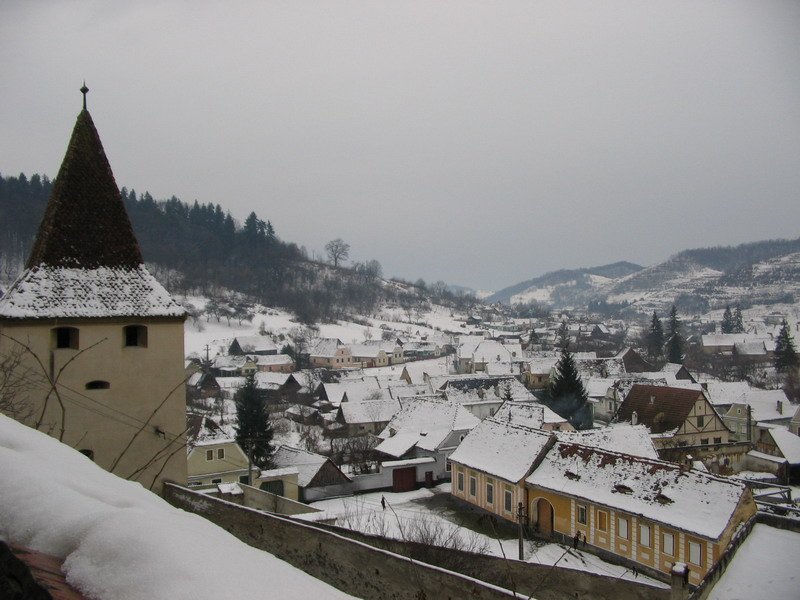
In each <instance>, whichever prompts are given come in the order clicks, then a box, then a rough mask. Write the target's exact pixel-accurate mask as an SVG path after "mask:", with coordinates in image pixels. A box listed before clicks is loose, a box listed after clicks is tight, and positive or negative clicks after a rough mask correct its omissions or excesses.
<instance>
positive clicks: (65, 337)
mask: <svg viewBox="0 0 800 600" xmlns="http://www.w3.org/2000/svg"><path fill="white" fill-rule="evenodd" d="M52 332H53V346H54V347H55V348H72V349H73V350H77V349H78V328H77V327H56V328H55V329H53V330H52Z"/></svg>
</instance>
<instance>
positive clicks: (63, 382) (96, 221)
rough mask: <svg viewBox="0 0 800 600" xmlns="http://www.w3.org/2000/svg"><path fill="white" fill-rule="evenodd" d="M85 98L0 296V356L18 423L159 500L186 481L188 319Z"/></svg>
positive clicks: (86, 90) (84, 90)
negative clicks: (145, 241) (10, 377)
mask: <svg viewBox="0 0 800 600" xmlns="http://www.w3.org/2000/svg"><path fill="white" fill-rule="evenodd" d="M81 91H82V92H83V94H84V105H83V110H82V111H81V112H80V114H79V115H78V119H77V122H76V123H75V128H74V129H73V131H72V137H71V139H70V141H69V146H68V147H67V152H66V155H65V156H64V160H63V162H62V164H61V168H60V169H59V172H58V177H57V178H56V181H55V185H54V186H53V192H52V195H51V196H50V199H49V201H48V205H47V208H46V210H45V214H44V217H43V219H42V223H41V225H40V227H39V232H38V234H37V237H36V241H35V243H34V245H33V248H32V250H31V254H30V257H29V258H28V262H27V264H26V267H25V270H24V271H23V272H22V274H21V275H20V276H19V277H18V278H17V280H16V281H15V282H14V283H13V284H12V285H11V287H10V288H9V289H8V291H7V292H6V294H5V295H4V296H3V297H2V298H0V357H2V356H14V357H17V358H18V360H19V363H20V364H19V365H18V367H17V372H18V374H20V376H21V377H23V378H24V385H23V386H22V388H23V391H22V398H20V401H22V403H23V404H24V408H25V410H21V411H20V412H19V413H18V414H17V415H15V416H16V418H19V419H21V420H23V421H24V422H25V423H27V424H28V425H31V426H32V427H36V428H37V429H39V430H41V431H45V432H47V433H49V434H50V435H52V436H53V437H56V438H58V439H60V440H61V441H62V442H64V443H65V444H68V445H69V446H72V447H73V448H75V449H77V450H80V451H81V452H83V453H84V454H86V455H87V456H89V457H90V458H92V459H93V460H94V461H95V462H97V464H99V465H100V466H102V467H103V468H105V469H107V470H109V471H111V472H112V473H115V474H117V475H119V476H120V477H123V478H127V479H131V480H135V481H139V482H140V483H142V485H144V486H145V487H147V488H149V489H152V490H153V491H155V492H158V493H160V492H161V483H162V482H163V481H164V480H171V481H175V482H176V483H180V484H185V483H186V451H185V441H186V438H185V429H186V416H185V409H186V407H185V390H184V384H183V381H184V372H183V322H184V320H185V318H186V313H185V311H184V310H183V308H182V307H181V306H180V305H179V304H177V303H176V302H175V301H174V300H173V299H172V298H171V297H170V295H169V293H168V292H167V291H166V290H165V289H164V288H163V287H162V286H161V284H159V283H158V281H156V279H155V278H154V277H153V276H152V275H151V274H150V273H149V272H148V271H147V269H146V268H145V266H144V261H143V260H142V254H141V251H140V250H139V244H138V242H137V241H136V236H135V235H134V233H133V228H132V227H131V223H130V220H129V219H128V215H127V212H126V211H125V206H124V204H123V202H122V199H121V197H120V193H119V189H118V188H117V184H116V182H115V181H114V175H113V173H112V172H111V166H110V165H109V162H108V159H107V158H106V155H105V151H104V150H103V145H102V143H101V142H100V137H99V136H98V134H97V130H96V129H95V126H94V123H93V121H92V117H91V115H90V114H89V112H88V110H86V92H88V89H87V88H86V86H85V84H84V86H83V88H82V89H81Z"/></svg>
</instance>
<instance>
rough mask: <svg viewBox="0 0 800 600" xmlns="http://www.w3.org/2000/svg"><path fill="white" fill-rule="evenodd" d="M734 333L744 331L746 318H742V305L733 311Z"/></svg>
mask: <svg viewBox="0 0 800 600" xmlns="http://www.w3.org/2000/svg"><path fill="white" fill-rule="evenodd" d="M733 333H744V319H743V318H742V307H741V306H737V307H736V310H734V311H733Z"/></svg>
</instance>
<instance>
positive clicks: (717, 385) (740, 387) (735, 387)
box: [703, 381, 750, 406]
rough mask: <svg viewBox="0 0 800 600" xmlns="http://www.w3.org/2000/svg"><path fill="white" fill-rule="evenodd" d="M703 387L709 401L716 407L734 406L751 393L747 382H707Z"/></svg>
mask: <svg viewBox="0 0 800 600" xmlns="http://www.w3.org/2000/svg"><path fill="white" fill-rule="evenodd" d="M703 385H704V386H705V388H706V397H707V398H708V401H709V402H711V404H712V405H714V406H720V405H729V404H733V403H734V402H736V401H737V399H738V398H740V397H741V396H742V395H744V394H746V393H747V392H749V391H750V384H749V383H748V382H746V381H707V382H703Z"/></svg>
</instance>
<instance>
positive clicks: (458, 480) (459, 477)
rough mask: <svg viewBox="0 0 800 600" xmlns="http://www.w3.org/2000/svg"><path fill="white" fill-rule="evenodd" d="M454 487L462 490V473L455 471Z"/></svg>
mask: <svg viewBox="0 0 800 600" xmlns="http://www.w3.org/2000/svg"><path fill="white" fill-rule="evenodd" d="M456 487H457V488H458V491H459V492H463V491H464V473H461V472H458V473H456Z"/></svg>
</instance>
